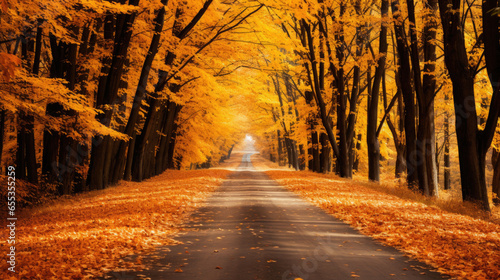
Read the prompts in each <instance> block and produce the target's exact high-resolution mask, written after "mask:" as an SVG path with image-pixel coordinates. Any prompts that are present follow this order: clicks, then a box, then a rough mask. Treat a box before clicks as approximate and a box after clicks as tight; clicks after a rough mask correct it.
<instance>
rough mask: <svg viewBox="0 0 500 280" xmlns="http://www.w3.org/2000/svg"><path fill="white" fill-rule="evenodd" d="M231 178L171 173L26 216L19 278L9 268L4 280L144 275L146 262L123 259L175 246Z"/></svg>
mask: <svg viewBox="0 0 500 280" xmlns="http://www.w3.org/2000/svg"><path fill="white" fill-rule="evenodd" d="M229 173H230V171H229V170H221V169H220V170H197V171H168V172H166V173H164V174H162V175H160V176H157V177H154V178H152V179H150V180H147V181H145V182H142V183H133V182H121V183H120V184H119V186H117V187H113V188H109V189H106V190H102V191H97V192H91V193H87V194H83V195H78V196H75V197H70V198H66V199H62V200H59V201H57V202H54V203H53V204H52V205H49V206H45V207H41V208H36V209H34V210H32V211H30V212H29V213H28V212H25V213H23V214H22V215H21V216H20V217H18V222H17V224H18V227H17V232H16V237H17V240H16V241H17V242H16V243H17V244H16V253H17V254H16V262H17V264H16V277H12V275H11V273H10V272H9V271H7V263H6V262H3V263H2V264H0V279H44V280H45V279H85V278H93V277H95V276H99V275H102V274H103V273H105V272H106V271H107V270H109V269H116V268H120V267H122V268H127V267H128V268H130V267H138V268H140V267H141V260H140V258H139V259H135V260H133V261H129V262H127V261H124V260H123V259H122V258H123V257H125V256H127V255H129V254H132V253H141V252H146V251H148V250H151V249H152V248H153V247H154V246H155V245H160V244H162V245H164V244H169V243H172V242H175V241H174V240H173V239H171V238H172V236H173V234H175V233H176V232H178V231H179V225H181V224H182V222H184V221H186V219H187V218H188V215H189V213H191V212H192V211H193V210H194V209H195V208H196V207H198V206H200V204H201V203H202V202H203V200H204V199H205V198H206V197H207V195H208V194H209V193H210V192H212V191H214V190H215V188H216V187H217V186H218V185H220V183H221V182H222V181H223V179H224V178H225V177H226V176H227V174H229ZM1 234H2V235H1V237H0V247H1V248H2V250H1V251H2V252H7V248H8V244H6V242H5V240H7V231H6V230H2V231H1ZM9 247H10V246H9ZM9 277H11V278H9Z"/></svg>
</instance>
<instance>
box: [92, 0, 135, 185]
mask: <svg viewBox="0 0 500 280" xmlns="http://www.w3.org/2000/svg"><path fill="white" fill-rule="evenodd" d="M128 4H129V5H132V6H137V5H138V4H139V0H129V1H128ZM136 16H137V13H136V12H133V13H130V14H119V15H108V16H107V18H106V21H105V25H104V35H105V39H107V40H113V52H112V56H111V58H104V61H103V63H102V65H103V66H102V68H101V72H102V76H101V78H100V80H99V84H98V89H97V93H96V97H95V100H96V102H95V107H96V108H101V109H102V111H103V113H102V114H100V115H98V119H99V121H100V122H101V123H102V124H103V125H105V126H110V124H111V119H112V117H113V109H112V108H109V107H103V106H105V105H116V104H118V103H119V102H120V100H121V99H120V98H119V97H118V89H119V88H120V83H121V78H122V75H123V73H124V65H125V63H126V61H127V53H128V48H129V45H130V40H131V38H132V31H133V28H132V26H133V24H134V22H135V18H136ZM112 150H113V141H112V139H111V138H110V137H109V136H96V137H94V138H93V140H92V151H91V160H90V167H89V172H88V178H87V180H88V184H89V185H90V188H91V189H102V188H105V187H106V186H107V185H108V184H109V175H110V161H111V159H110V157H111V155H110V153H111V152H112Z"/></svg>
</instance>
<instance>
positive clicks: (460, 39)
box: [439, 0, 500, 210]
mask: <svg viewBox="0 0 500 280" xmlns="http://www.w3.org/2000/svg"><path fill="white" fill-rule="evenodd" d="M439 9H440V13H441V22H442V25H443V34H444V41H445V46H444V53H445V63H446V67H447V68H448V72H449V73H450V78H451V81H452V84H453V102H454V105H455V123H456V125H455V127H456V131H457V141H458V154H459V160H460V176H461V181H462V198H463V199H464V200H465V201H472V202H475V203H478V204H479V205H480V206H481V207H482V208H483V209H485V210H490V205H489V201H488V193H487V188H486V176H485V165H486V152H487V150H488V148H489V146H490V145H491V140H492V139H493V138H492V137H493V135H494V131H495V128H496V123H497V121H498V110H500V109H499V108H498V107H500V104H498V103H499V101H500V100H499V98H500V96H499V94H498V87H497V88H496V90H495V92H494V93H493V97H492V99H491V103H492V104H491V106H490V112H489V115H488V120H487V123H486V128H485V130H484V131H479V130H478V126H477V121H478V117H477V113H476V106H475V104H476V102H475V99H474V76H475V73H474V71H475V70H474V69H473V68H474V67H470V66H469V60H468V55H467V50H466V47H465V39H464V34H463V30H462V29H460V28H459V27H460V26H461V22H462V19H461V15H460V14H459V13H456V12H455V11H457V10H458V11H459V10H460V1H453V2H451V1H449V0H439ZM497 32H498V30H497ZM496 44H498V42H496ZM487 46H488V44H487V43H486V41H485V49H486V48H487ZM489 47H491V46H489ZM485 54H486V51H485ZM486 63H487V64H488V57H486ZM488 72H489V74H490V75H491V74H492V73H494V72H491V73H490V71H488Z"/></svg>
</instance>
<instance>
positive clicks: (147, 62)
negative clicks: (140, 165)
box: [112, 0, 168, 183]
mask: <svg viewBox="0 0 500 280" xmlns="http://www.w3.org/2000/svg"><path fill="white" fill-rule="evenodd" d="M167 2H168V0H163V1H162V4H164V5H166V4H167ZM165 12H166V10H165V7H162V8H161V9H160V10H159V11H158V12H157V15H156V17H155V19H154V34H153V37H152V39H151V43H150V45H149V50H148V53H147V55H146V58H145V59H144V63H143V65H142V70H141V74H140V77H139V84H138V85H137V89H136V91H135V96H134V101H133V104H132V109H131V111H130V114H129V117H128V121H127V125H126V127H125V130H124V132H123V133H124V134H126V135H128V136H129V137H130V140H129V141H131V140H132V138H133V137H135V131H134V130H135V127H136V124H137V122H138V121H139V111H140V109H141V104H142V101H143V100H144V97H145V95H146V86H147V82H148V78H149V72H150V70H151V65H152V64H153V61H154V58H155V56H156V54H157V53H158V47H159V43H160V39H161V32H162V30H163V25H164V21H165ZM118 145H119V148H118V152H117V157H116V162H117V163H116V165H115V168H114V170H113V177H112V183H116V182H118V181H119V180H120V179H122V178H123V177H124V176H125V174H124V173H125V171H124V168H125V167H126V165H127V158H126V155H127V152H126V151H127V148H128V147H129V146H130V143H128V142H126V141H120V143H119V144H118ZM125 177H128V176H125Z"/></svg>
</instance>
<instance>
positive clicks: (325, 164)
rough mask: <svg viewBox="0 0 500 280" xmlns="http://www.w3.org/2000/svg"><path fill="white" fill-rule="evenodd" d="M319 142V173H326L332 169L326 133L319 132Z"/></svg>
mask: <svg viewBox="0 0 500 280" xmlns="http://www.w3.org/2000/svg"><path fill="white" fill-rule="evenodd" d="M319 138H320V142H321V155H320V159H321V169H320V172H321V173H324V174H326V173H328V172H330V171H331V170H332V162H331V157H330V146H329V145H328V143H329V139H328V135H326V134H325V133H321V135H320V137H319Z"/></svg>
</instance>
